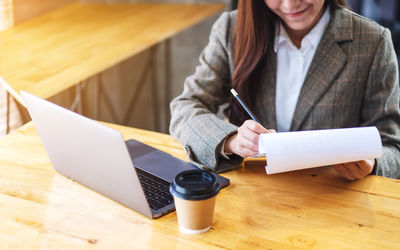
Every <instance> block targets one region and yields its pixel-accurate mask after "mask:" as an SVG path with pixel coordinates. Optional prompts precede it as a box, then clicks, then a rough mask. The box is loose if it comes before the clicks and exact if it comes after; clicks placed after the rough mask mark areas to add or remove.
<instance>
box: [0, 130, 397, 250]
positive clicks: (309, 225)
mask: <svg viewBox="0 0 400 250" xmlns="http://www.w3.org/2000/svg"><path fill="white" fill-rule="evenodd" d="M107 125H108V126H110V127H113V128H114V129H117V130H119V131H120V132H121V133H122V134H123V135H124V137H125V138H126V139H131V138H132V139H137V140H139V141H142V142H144V143H147V144H149V145H151V146H154V147H156V148H158V149H161V150H164V151H166V152H168V153H170V154H172V155H174V156H176V157H178V158H180V159H184V160H185V159H187V158H186V154H185V152H184V151H183V150H182V147H181V145H180V144H179V143H178V142H176V141H175V140H174V139H173V138H171V137H170V136H169V135H166V134H161V133H155V132H150V131H145V130H139V129H134V128H128V127H122V126H117V125H111V124H107ZM222 175H223V176H225V177H227V178H229V179H230V180H231V184H230V186H228V187H226V188H224V189H223V190H221V192H220V193H219V194H218V196H217V203H216V208H215V214H214V221H213V225H212V229H211V230H210V231H208V232H206V233H203V234H198V235H185V234H181V233H180V232H179V227H178V224H177V218H176V213H175V212H173V213H170V214H168V215H166V216H164V217H162V218H159V219H156V220H151V219H148V218H146V217H144V216H142V215H141V214H138V213H136V212H135V211H132V210H130V209H128V208H126V207H124V206H122V205H120V204H118V203H116V202H114V201H112V200H110V199H108V198H106V197H104V196H102V195H100V194H98V193H96V192H94V191H92V190H89V189H88V188H86V187H84V186H82V185H80V184H78V183H76V182H74V181H72V180H70V179H67V178H65V177H63V176H61V175H60V174H58V173H57V172H55V171H54V170H53V168H52V167H51V163H50V161H49V159H48V157H47V155H46V152H45V149H44V147H43V145H42V143H41V141H40V138H39V136H38V134H37V132H36V130H35V128H34V126H33V124H32V123H28V124H27V125H25V126H23V127H21V128H20V129H18V130H16V131H15V132H13V133H11V134H9V135H7V136H6V137H4V138H2V139H1V140H0V222H1V223H0V246H1V248H2V249H16V248H24V249H34V248H44V249H47V248H51V249H62V248H73V249H79V248H87V247H93V248H101V249H127V248H130V249H138V248H139V249H148V248H155V249H247V248H253V249H286V248H296V247H301V248H309V249H396V248H397V249H398V248H400V237H399V236H400V226H399V225H400V181H399V180H394V179H388V178H383V177H377V176H368V177H367V178H365V179H363V180H361V181H355V182H349V181H346V180H344V179H342V178H340V177H338V176H337V175H336V174H335V172H334V171H333V170H332V169H330V168H329V167H323V168H314V169H308V170H303V171H294V172H289V173H282V174H276V175H267V174H266V173H265V169H264V167H263V165H262V164H259V165H257V164H254V165H251V166H246V167H241V168H239V169H237V170H233V171H230V172H226V173H223V174H222Z"/></svg>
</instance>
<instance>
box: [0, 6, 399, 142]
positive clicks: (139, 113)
mask: <svg viewBox="0 0 400 250" xmlns="http://www.w3.org/2000/svg"><path fill="white" fill-rule="evenodd" d="M71 2H74V1H73V0H0V31H1V30H3V31H4V30H7V29H10V28H12V27H15V26H17V25H19V24H21V23H23V22H25V21H27V20H30V19H32V18H35V17H37V16H39V15H42V14H44V13H46V12H49V11H52V10H54V9H57V8H62V7H63V6H65V5H67V4H70V3H71ZM80 2H107V3H138V2H181V3H195V2H208V3H209V2H219V3H222V4H224V6H225V10H232V9H235V8H236V6H237V1H236V0H219V1H218V0H201V1H199V0H181V1H179V0H156V1H152V0H108V1H104V0H82V1H80ZM348 2H349V4H350V6H351V8H352V9H353V10H354V11H355V12H357V13H360V14H361V15H363V16H366V17H368V18H371V19H373V20H375V21H376V22H378V23H380V24H381V25H383V26H385V27H388V28H389V29H390V30H391V32H392V37H393V42H394V45H395V49H396V52H397V55H399V54H400V51H399V49H400V24H399V20H400V12H399V7H400V6H399V3H398V1H397V0H348ZM218 16H219V14H217V15H214V16H213V17H211V18H208V19H207V20H205V21H203V22H201V23H200V24H197V25H195V26H193V27H191V28H189V29H187V30H185V31H183V32H181V33H179V34H177V35H175V36H174V37H173V38H172V39H171V59H172V60H171V61H172V63H171V82H172V97H175V96H176V95H178V94H180V93H181V92H182V90H183V82H184V79H185V78H186V77H187V76H188V75H190V74H192V73H193V72H194V70H195V67H196V65H197V63H198V57H199V55H200V53H201V51H202V49H203V48H204V46H205V45H206V44H207V42H208V35H209V32H210V28H211V26H212V24H213V23H214V22H215V20H216V19H217V18H218ZM160 46H161V49H160V50H159V52H158V55H157V56H158V58H159V59H160V60H157V68H159V69H160V70H158V72H159V76H158V78H159V79H163V78H164V77H165V75H163V72H164V71H163V70H162V69H163V68H164V67H165V60H163V54H162V51H163V50H162V47H163V46H165V45H163V44H161V45H160ZM6 49H7V48H0V53H1V51H2V50H6ZM149 56H150V53H149V51H144V52H142V53H140V54H138V55H137V56H134V57H132V58H129V59H127V60H125V61H123V62H122V63H120V64H118V65H116V66H113V67H111V68H109V69H107V70H106V71H104V72H102V73H101V75H102V79H103V82H104V83H105V84H104V89H105V90H104V91H107V92H108V93H110V99H111V102H113V104H114V105H115V106H116V107H120V110H118V109H117V110H116V111H115V110H114V111H111V110H108V109H102V112H101V114H100V115H99V117H97V119H99V120H102V121H107V122H112V123H119V124H120V123H121V122H120V121H116V119H115V117H118V116H120V114H118V112H121V113H124V112H125V110H126V109H127V108H128V107H127V105H128V101H127V100H129V96H128V95H129V93H130V91H127V90H130V89H132V88H134V87H135V86H133V85H135V84H143V86H144V89H143V91H142V94H141V95H140V96H139V100H138V101H139V103H140V104H141V105H138V107H134V108H133V110H132V112H131V116H130V117H129V119H127V120H126V121H124V122H123V125H126V126H131V127H136V128H143V129H148V130H153V131H160V132H168V125H169V124H168V116H169V114H166V113H165V112H162V113H160V116H162V119H160V120H159V121H156V120H155V119H154V116H151V115H149V113H150V112H151V110H152V109H153V108H154V107H153V106H154V105H155V104H154V102H152V96H151V95H152V93H151V89H150V88H149V86H150V84H148V82H149V81H150V80H149V79H144V82H140V83H138V78H139V75H140V72H141V71H143V67H144V64H143V61H144V60H146V58H148V57H149ZM96 81H97V80H96V78H91V79H87V82H86V85H85V86H86V87H85V90H84V92H83V98H82V99H83V100H84V101H83V109H82V112H81V113H82V114H83V115H86V116H88V117H91V116H92V114H93V110H91V107H90V105H88V104H87V103H88V102H89V101H85V100H90V98H91V96H90V92H91V88H92V87H91V86H92V85H94V84H97V83H96ZM159 84H160V89H162V84H163V83H162V81H160V82H159ZM74 94H75V92H74V90H73V89H71V90H67V91H65V92H63V93H61V94H59V95H57V96H55V97H52V98H50V100H51V101H53V102H56V103H57V104H60V105H62V106H65V107H68V106H69V105H70V103H71V102H72V99H73V96H74ZM160 95H161V96H162V93H161V94H160ZM158 103H159V105H162V102H161V101H160V102H158ZM99 105H100V106H102V105H103V106H104V105H106V104H105V103H102V102H101V103H100V104H99ZM7 107H8V108H7ZM143 107H146V108H143ZM161 110H164V109H161ZM113 112H114V113H113ZM23 113H24V111H23V108H21V107H20V106H19V105H18V103H17V102H16V101H15V100H13V98H12V97H10V96H9V95H7V92H6V90H5V89H4V88H3V87H1V86H0V136H3V135H5V134H7V133H9V132H11V131H12V130H14V129H16V128H18V127H19V126H21V125H22V124H23V123H24V122H26V121H27V118H26V114H25V116H24V114H23ZM115 113H116V114H115ZM7 116H8V117H9V118H10V119H8V120H9V122H8V123H7V122H6V121H7V119H6V117H7ZM165 118H166V119H165Z"/></svg>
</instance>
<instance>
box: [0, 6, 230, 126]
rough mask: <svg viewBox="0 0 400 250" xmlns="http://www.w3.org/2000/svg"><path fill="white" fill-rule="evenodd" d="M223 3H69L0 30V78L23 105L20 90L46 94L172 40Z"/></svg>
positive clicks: (168, 74)
mask: <svg viewBox="0 0 400 250" xmlns="http://www.w3.org/2000/svg"><path fill="white" fill-rule="evenodd" d="M223 8H224V5H223V4H219V3H214V4H200V3H199V4H185V3H136V4H106V3H79V2H77V3H72V4H69V5H66V6H65V7H62V8H59V9H56V10H54V11H51V12H49V13H47V14H44V15H41V16H39V17H37V18H34V19H31V20H29V21H26V22H24V23H21V24H19V25H16V26H15V27H13V28H10V29H8V30H5V31H3V32H0V48H1V51H0V76H1V77H0V83H2V84H3V85H4V86H5V88H6V89H7V91H8V92H9V93H11V95H12V96H13V97H14V98H15V99H16V100H17V101H19V102H20V103H21V104H22V105H24V104H23V101H22V99H21V96H20V94H19V91H20V90H25V91H28V92H30V93H32V94H34V95H37V96H39V97H42V98H45V99H47V98H49V97H52V96H54V95H56V94H59V93H61V92H62V91H64V90H66V89H68V88H70V87H73V86H76V84H78V83H79V82H81V81H84V80H86V79H88V78H90V77H92V76H94V75H96V74H98V73H100V72H102V71H104V70H106V69H108V68H110V67H112V66H114V65H116V64H118V63H120V62H122V61H123V60H125V59H127V58H130V57H132V56H134V55H136V54H138V53H140V52H142V51H144V50H146V49H149V48H154V46H155V45H157V44H159V43H161V42H163V41H168V39H169V38H171V37H172V36H174V35H175V34H177V33H179V32H181V31H182V30H184V29H186V28H189V27H191V26H193V25H195V24H197V23H199V22H200V21H203V20H205V19H206V18H209V17H210V16H212V15H214V14H216V13H218V12H220V11H221V10H222V9H223ZM166 48H167V49H169V43H167V46H166ZM166 55H167V59H166V60H167V63H166V66H167V67H166V71H167V72H166V78H167V79H166V83H165V84H166V86H165V87H166V88H167V91H166V95H167V96H166V97H165V99H167V100H166V101H167V102H169V99H170V93H169V92H170V90H169V88H170V86H169V85H170V83H169V81H170V79H168V78H169V77H170V72H168V71H170V66H169V63H168V62H169V61H170V60H171V59H170V58H168V57H170V55H169V52H168V51H167V52H166ZM152 64H153V65H154V62H153V63H152ZM1 78H3V80H1ZM154 91H155V90H154ZM102 94H104V93H102ZM132 100H135V98H132ZM166 106H167V108H168V105H166ZM167 108H166V110H167ZM167 111H168V114H169V109H168V110H167ZM127 115H129V114H127ZM124 118H125V117H124Z"/></svg>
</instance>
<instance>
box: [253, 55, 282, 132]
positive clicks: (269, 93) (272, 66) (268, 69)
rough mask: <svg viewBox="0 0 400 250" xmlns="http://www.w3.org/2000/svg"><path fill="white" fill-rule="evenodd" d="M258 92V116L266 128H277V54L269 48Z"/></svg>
mask: <svg viewBox="0 0 400 250" xmlns="http://www.w3.org/2000/svg"><path fill="white" fill-rule="evenodd" d="M261 72H262V73H261V77H260V85H259V86H258V88H257V93H256V96H257V97H256V107H257V108H256V116H257V118H258V119H260V122H261V124H262V125H263V126H264V127H265V128H266V129H275V130H276V129H277V126H276V115H275V93H276V54H275V53H274V51H273V49H271V50H269V51H268V53H267V56H266V58H265V60H264V63H263V70H262V71H261Z"/></svg>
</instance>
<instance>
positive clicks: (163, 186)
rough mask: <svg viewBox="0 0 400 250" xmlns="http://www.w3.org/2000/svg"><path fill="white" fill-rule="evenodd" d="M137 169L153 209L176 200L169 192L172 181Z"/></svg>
mask: <svg viewBox="0 0 400 250" xmlns="http://www.w3.org/2000/svg"><path fill="white" fill-rule="evenodd" d="M135 169H136V172H137V175H138V177H139V181H140V183H141V184H142V188H143V191H144V194H145V196H146V199H147V201H148V202H149V205H150V208H151V209H153V210H157V209H160V208H162V207H164V206H166V205H169V204H171V203H173V202H174V198H173V197H172V195H171V193H170V192H169V186H170V183H168V182H167V181H164V180H163V179H160V178H158V177H157V176H154V175H151V174H149V173H147V172H145V171H143V170H141V169H139V168H135Z"/></svg>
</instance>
